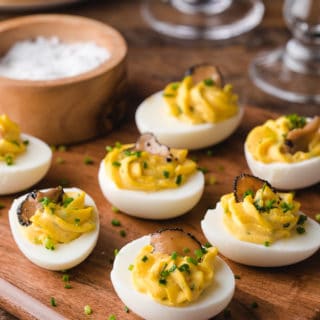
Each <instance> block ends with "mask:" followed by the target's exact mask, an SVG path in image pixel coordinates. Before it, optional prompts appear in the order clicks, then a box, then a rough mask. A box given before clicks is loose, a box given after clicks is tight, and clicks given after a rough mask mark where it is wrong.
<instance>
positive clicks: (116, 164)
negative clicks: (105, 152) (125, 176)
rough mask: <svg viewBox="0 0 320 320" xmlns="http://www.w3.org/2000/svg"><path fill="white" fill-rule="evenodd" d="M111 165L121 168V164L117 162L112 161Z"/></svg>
mask: <svg viewBox="0 0 320 320" xmlns="http://www.w3.org/2000/svg"><path fill="white" fill-rule="evenodd" d="M112 165H113V166H114V167H121V163H120V162H119V161H113V162H112Z"/></svg>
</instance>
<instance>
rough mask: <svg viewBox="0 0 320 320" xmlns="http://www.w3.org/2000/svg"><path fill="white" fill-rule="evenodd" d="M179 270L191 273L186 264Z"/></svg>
mask: <svg viewBox="0 0 320 320" xmlns="http://www.w3.org/2000/svg"><path fill="white" fill-rule="evenodd" d="M178 270H179V271H181V272H187V273H190V266H189V265H188V264H187V263H184V264H182V265H181V266H180V267H179V268H178Z"/></svg>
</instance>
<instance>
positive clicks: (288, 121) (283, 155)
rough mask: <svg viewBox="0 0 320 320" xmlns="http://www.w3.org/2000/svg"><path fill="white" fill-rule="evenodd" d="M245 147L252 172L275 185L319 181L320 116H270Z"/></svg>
mask: <svg viewBox="0 0 320 320" xmlns="http://www.w3.org/2000/svg"><path fill="white" fill-rule="evenodd" d="M244 150H245V156H246V159H247V163H248V166H249V168H250V170H251V171H252V173H253V174H254V175H255V176H257V177H260V178H262V179H265V180H267V181H268V182H269V183H270V184H272V185H273V186H274V187H275V188H278V189H284V190H293V189H300V188H305V187H308V186H311V185H313V184H316V183H318V182H320V117H319V116H315V117H313V118H305V117H301V116H298V115H296V114H291V115H288V116H281V117H279V118H278V119H276V120H268V121H266V122H265V123H264V124H263V125H261V126H258V127H255V128H254V129H253V130H252V131H251V132H250V133H249V135H248V137H247V139H246V142H245V145H244Z"/></svg>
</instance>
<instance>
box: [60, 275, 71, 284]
mask: <svg viewBox="0 0 320 320" xmlns="http://www.w3.org/2000/svg"><path fill="white" fill-rule="evenodd" d="M69 279H70V277H69V275H68V274H64V275H62V281H64V282H68V281H69Z"/></svg>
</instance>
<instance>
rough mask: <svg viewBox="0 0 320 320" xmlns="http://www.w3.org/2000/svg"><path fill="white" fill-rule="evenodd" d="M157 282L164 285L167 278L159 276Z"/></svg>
mask: <svg viewBox="0 0 320 320" xmlns="http://www.w3.org/2000/svg"><path fill="white" fill-rule="evenodd" d="M159 283H160V284H163V285H166V284H167V280H166V279H162V278H161V279H159Z"/></svg>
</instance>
